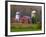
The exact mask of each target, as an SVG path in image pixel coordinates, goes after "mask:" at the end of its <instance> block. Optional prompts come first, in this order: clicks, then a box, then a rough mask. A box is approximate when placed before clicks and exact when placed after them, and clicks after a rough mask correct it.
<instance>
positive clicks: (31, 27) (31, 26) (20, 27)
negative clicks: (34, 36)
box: [11, 23, 41, 32]
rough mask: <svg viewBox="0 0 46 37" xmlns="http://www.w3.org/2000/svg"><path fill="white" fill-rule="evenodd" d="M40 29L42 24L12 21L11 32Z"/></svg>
mask: <svg viewBox="0 0 46 37" xmlns="http://www.w3.org/2000/svg"><path fill="white" fill-rule="evenodd" d="M39 30H41V25H40V24H22V23H11V32H22V31H39Z"/></svg>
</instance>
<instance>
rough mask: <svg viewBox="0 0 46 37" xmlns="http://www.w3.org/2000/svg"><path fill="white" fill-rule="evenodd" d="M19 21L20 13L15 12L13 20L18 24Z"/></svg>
mask: <svg viewBox="0 0 46 37" xmlns="http://www.w3.org/2000/svg"><path fill="white" fill-rule="evenodd" d="M19 19H20V12H16V15H15V20H16V21H18V22H19Z"/></svg>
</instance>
